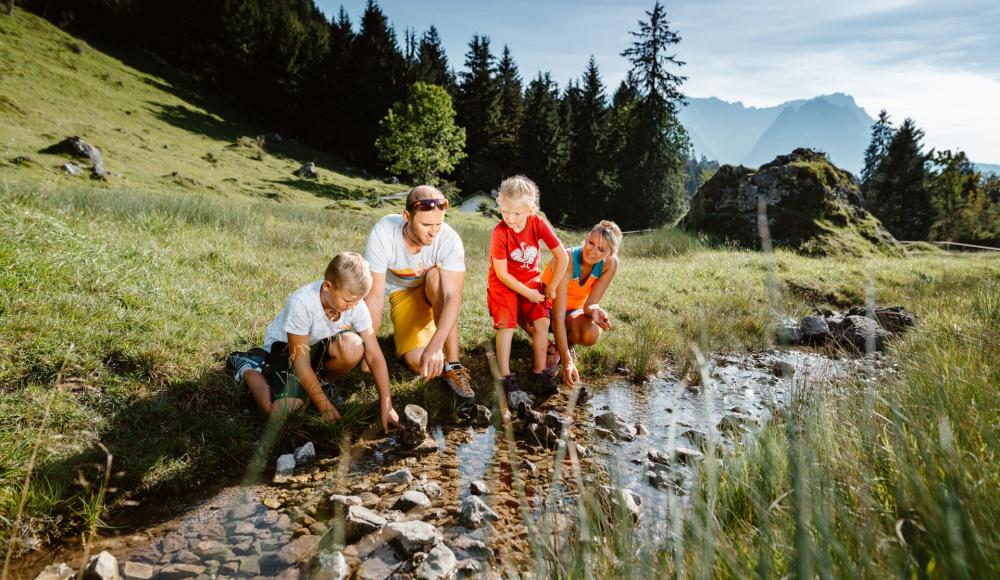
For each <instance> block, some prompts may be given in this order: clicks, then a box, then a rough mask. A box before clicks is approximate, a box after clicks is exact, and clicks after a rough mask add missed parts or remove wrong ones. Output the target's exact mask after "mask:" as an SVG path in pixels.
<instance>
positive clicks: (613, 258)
mask: <svg viewBox="0 0 1000 580" xmlns="http://www.w3.org/2000/svg"><path fill="white" fill-rule="evenodd" d="M621 243H622V231H621V228H619V227H618V224H616V223H615V222H612V221H608V220H602V221H601V222H600V223H599V224H597V225H595V226H594V227H593V229H591V230H590V233H589V234H587V237H586V238H584V240H583V245H582V246H577V247H575V248H572V249H570V251H569V255H570V257H571V262H570V263H571V266H570V267H571V270H570V272H569V274H568V275H567V276H565V277H563V278H562V282H561V283H560V282H551V280H553V279H556V280H558V278H556V276H555V274H554V272H553V270H551V269H550V268H546V269H545V273H544V274H543V275H542V283H543V284H546V285H547V287H551V286H554V285H558V288H559V290H558V293H557V294H556V295H555V299H554V301H553V306H552V334H553V335H555V339H556V343H555V345H552V344H549V347H548V359H547V361H546V362H547V366H548V367H550V368H554V367H555V366H556V365H558V364H559V361H560V360H561V361H562V377H563V381H564V382H565V383H566V384H567V385H570V386H572V385H574V384H576V382H577V381H578V380H580V373H579V372H578V371H577V369H576V366H575V365H574V364H573V357H572V356H571V354H570V348H572V347H573V345H576V344H581V345H583V346H591V345H593V344H594V343H596V342H597V339H599V338H600V337H601V331H602V330H608V329H610V328H611V321H610V319H609V318H608V313H607V312H605V310H604V309H603V308H601V305H600V301H601V298H602V297H604V292H605V291H607V289H608V286H610V285H611V281H612V280H613V279H614V277H615V273H617V272H618V248H619V247H620V246H621Z"/></svg>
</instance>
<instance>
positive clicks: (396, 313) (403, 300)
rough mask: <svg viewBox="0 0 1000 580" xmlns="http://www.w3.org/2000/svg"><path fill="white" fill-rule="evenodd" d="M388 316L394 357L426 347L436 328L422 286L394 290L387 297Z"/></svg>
mask: <svg viewBox="0 0 1000 580" xmlns="http://www.w3.org/2000/svg"><path fill="white" fill-rule="evenodd" d="M389 307H390V310H389V311H390V315H391V316H392V326H393V331H394V335H395V340H396V356H403V355H404V354H406V353H408V352H410V351H411V350H413V349H415V348H421V347H424V346H427V344H428V343H429V342H430V341H431V337H432V336H434V332H435V331H436V330H437V327H436V326H435V325H434V311H433V310H431V305H430V303H429V302H427V296H426V295H425V294H424V287H423V286H416V287H414V288H407V289H405V290H396V291H395V292H393V293H392V294H390V295H389Z"/></svg>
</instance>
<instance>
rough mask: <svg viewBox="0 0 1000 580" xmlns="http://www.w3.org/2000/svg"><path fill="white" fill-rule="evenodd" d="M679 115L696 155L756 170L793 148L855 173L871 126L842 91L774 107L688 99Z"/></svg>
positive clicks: (860, 162)
mask: <svg viewBox="0 0 1000 580" xmlns="http://www.w3.org/2000/svg"><path fill="white" fill-rule="evenodd" d="M679 117H680V121H681V123H682V124H683V125H684V127H685V128H686V129H687V130H688V133H689V134H690V136H691V143H692V145H693V146H694V150H695V155H697V156H698V157H701V156H702V155H704V156H705V157H707V158H709V159H714V160H716V161H719V162H720V163H729V164H732V165H737V164H743V165H747V166H751V167H757V166H759V165H761V164H763V163H767V162H768V161H771V160H772V159H774V158H775V157H776V156H778V155H782V154H786V153H790V152H791V151H792V150H793V149H795V148H796V147H811V148H813V149H819V150H822V151H825V152H826V153H827V154H829V156H830V159H831V160H832V161H833V162H834V164H836V165H837V166H839V167H842V168H844V169H846V170H848V171H851V172H853V173H859V172H860V171H861V168H862V166H863V164H864V152H865V148H866V147H867V146H868V140H869V138H870V136H871V126H872V124H873V123H874V122H875V120H874V119H872V118H871V116H869V115H868V113H866V112H865V110H864V109H862V108H861V107H859V106H858V105H857V103H855V102H854V98H853V97H851V96H850V95H845V94H843V93H834V94H832V95H822V96H819V97H814V98H812V99H800V100H796V101H788V102H785V103H781V104H780V105H776V106H774V107H746V106H744V105H743V103H740V102H736V103H729V102H726V101H723V100H721V99H717V98H715V97H710V98H707V99H701V98H691V99H689V104H688V106H687V107H684V108H682V109H681V112H680V115H679Z"/></svg>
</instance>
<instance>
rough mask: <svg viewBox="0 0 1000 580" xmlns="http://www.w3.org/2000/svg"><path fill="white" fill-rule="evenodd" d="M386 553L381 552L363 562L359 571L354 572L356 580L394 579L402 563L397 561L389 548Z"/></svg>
mask: <svg viewBox="0 0 1000 580" xmlns="http://www.w3.org/2000/svg"><path fill="white" fill-rule="evenodd" d="M384 552H387V553H383V551H382V550H380V551H379V552H377V553H376V554H375V555H374V556H373V557H371V558H368V559H366V560H365V561H364V562H361V565H360V566H358V569H357V570H355V571H354V578H355V580H386V578H390V577H392V575H393V573H394V572H395V571H396V569H397V568H399V566H400V564H401V562H399V560H397V559H396V557H395V555H394V554H393V553H392V550H391V549H390V548H388V546H386V550H385V551H384Z"/></svg>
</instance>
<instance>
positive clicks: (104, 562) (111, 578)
mask: <svg viewBox="0 0 1000 580" xmlns="http://www.w3.org/2000/svg"><path fill="white" fill-rule="evenodd" d="M83 577H84V578H87V579H88V580H119V578H121V576H119V575H118V560H116V559H115V557H114V556H112V555H111V552H108V551H107V550H105V551H103V552H101V553H100V554H98V555H96V556H93V557H91V558H90V562H88V563H87V567H86V568H85V569H84V572H83Z"/></svg>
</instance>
